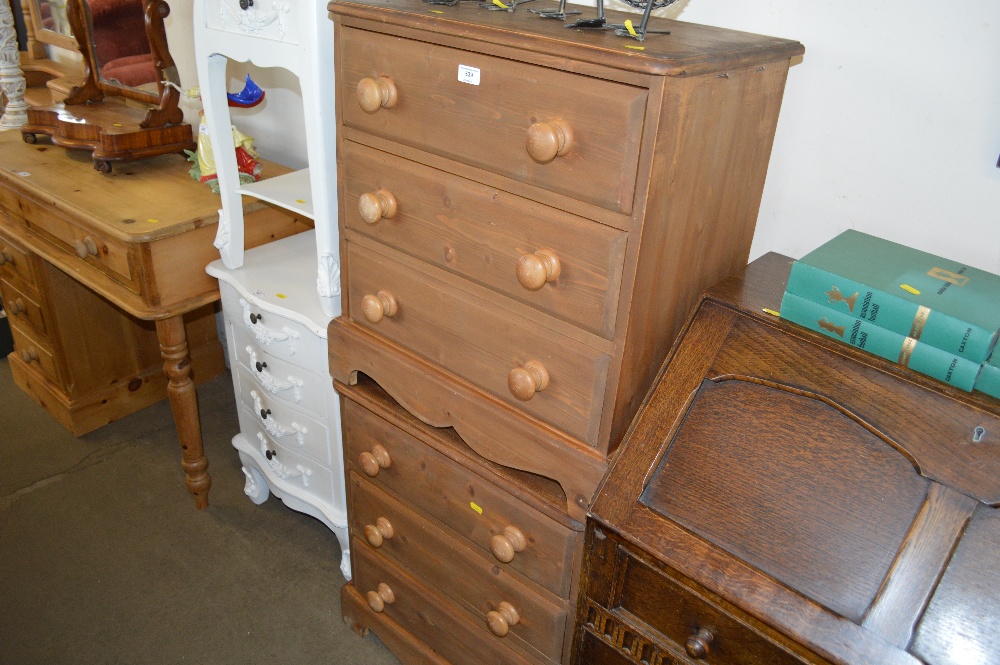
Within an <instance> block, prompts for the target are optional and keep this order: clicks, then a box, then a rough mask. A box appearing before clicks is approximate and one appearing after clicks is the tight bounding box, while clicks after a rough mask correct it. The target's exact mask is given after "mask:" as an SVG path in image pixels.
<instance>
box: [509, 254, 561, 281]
mask: <svg viewBox="0 0 1000 665" xmlns="http://www.w3.org/2000/svg"><path fill="white" fill-rule="evenodd" d="M561 270H562V265H561V264H560V263H559V257H558V256H556V253H555V252H553V251H552V250H551V249H540V250H538V251H537V252H535V253H534V254H524V255H522V256H521V258H519V259H518V260H517V281H518V282H520V283H521V286H523V287H524V288H526V289H528V290H529V291H537V290H538V289H540V288H542V287H543V286H545V283H546V282H554V281H556V279H558V277H559V273H560V271H561Z"/></svg>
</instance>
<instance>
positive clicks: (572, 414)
mask: <svg viewBox="0 0 1000 665" xmlns="http://www.w3.org/2000/svg"><path fill="white" fill-rule="evenodd" d="M348 265H349V270H350V280H349V283H350V315H351V318H352V319H354V320H355V321H358V322H360V323H362V324H364V325H367V326H368V327H369V328H371V329H372V330H374V331H376V332H378V333H379V334H381V335H383V336H385V337H386V338H388V339H390V340H392V341H393V342H396V343H397V344H400V345H402V346H404V347H407V348H409V349H412V350H413V351H415V352H417V353H419V354H421V355H423V356H424V357H426V358H428V359H429V360H431V361H433V362H435V363H437V364H438V365H441V366H442V367H444V368H445V369H447V370H449V371H451V372H454V373H455V374H457V375H458V376H460V377H462V378H464V379H465V380H467V381H470V382H472V383H475V384H477V385H479V386H481V387H482V388H483V389H484V390H486V391H488V392H491V393H493V394H494V395H496V396H497V397H499V398H501V399H503V400H506V401H507V402H509V403H511V404H513V405H515V406H517V407H518V408H521V409H523V410H524V411H525V412H527V413H530V414H531V415H533V416H535V417H537V418H540V419H542V420H544V421H545V422H547V423H550V424H552V425H554V426H555V427H558V428H560V429H562V430H563V431H565V432H566V433H568V434H570V435H571V436H575V437H576V438H578V439H580V440H582V441H586V442H587V443H589V444H590V445H596V444H597V434H598V427H599V425H600V415H601V413H600V411H601V398H602V397H603V395H604V385H605V381H606V379H607V372H608V364H609V358H608V356H607V355H605V354H603V353H600V352H598V351H596V350H594V349H592V348H590V347H588V346H585V345H583V344H580V343H579V342H576V341H574V340H572V339H569V338H567V337H563V336H561V335H559V334H557V333H556V332H555V331H553V330H550V329H548V328H545V327H544V326H541V325H539V324H537V323H535V322H533V321H529V320H528V319H523V318H521V317H519V316H517V315H515V314H513V313H511V312H509V311H506V310H503V309H500V308H499V307H496V306H493V305H491V304H490V303H488V302H486V301H484V300H480V299H479V298H476V297H474V296H471V295H469V294H467V293H464V292H463V291H461V290H460V289H458V288H455V287H452V286H451V285H449V284H446V283H444V282H439V281H437V280H436V279H433V278H431V277H428V276H425V275H424V274H422V273H419V272H417V271H415V270H411V269H409V268H407V267H404V266H402V265H400V264H399V263H397V261H396V260H394V259H391V258H389V257H387V256H384V255H381V254H376V253H375V252H371V251H368V250H366V249H362V248H360V247H359V246H358V245H357V244H356V243H350V244H349V245H348ZM382 291H387V292H388V293H390V294H391V295H392V296H393V297H394V298H395V301H396V303H397V304H398V310H397V312H396V313H395V315H394V316H389V317H384V318H382V319H381V320H380V321H378V322H377V323H371V322H370V321H368V320H367V319H366V318H365V314H364V313H363V308H364V302H363V301H364V299H365V297H366V296H371V297H375V296H377V295H378V294H379V292H382ZM528 363H541V365H542V366H543V367H544V370H545V372H546V374H547V375H548V385H547V386H546V387H545V388H544V389H543V390H540V391H539V392H537V393H536V394H534V395H529V397H530V398H529V399H528V400H527V401H521V400H519V399H517V398H515V397H514V396H513V395H512V394H511V392H510V388H509V387H508V375H509V374H510V373H511V372H512V370H517V371H518V372H519V373H524V372H525V370H524V369H523V368H524V367H525V366H526V365H527V364H528ZM518 368H522V369H518Z"/></svg>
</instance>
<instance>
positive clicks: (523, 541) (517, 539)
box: [490, 526, 528, 563]
mask: <svg viewBox="0 0 1000 665" xmlns="http://www.w3.org/2000/svg"><path fill="white" fill-rule="evenodd" d="M527 544H528V540H527V538H525V537H524V533H523V532H522V531H521V530H520V529H518V528H517V527H516V526H505V527H504V529H503V533H498V534H497V535H495V536H493V537H492V538H490V551H491V552H493V556H495V557H496V559H497V561H502V562H503V563H510V562H511V561H513V560H514V555H515V554H517V553H518V552H523V551H524V548H525V547H526V546H527Z"/></svg>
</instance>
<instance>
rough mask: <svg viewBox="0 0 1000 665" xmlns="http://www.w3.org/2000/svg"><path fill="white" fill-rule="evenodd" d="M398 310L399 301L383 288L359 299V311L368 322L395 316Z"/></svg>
mask: <svg viewBox="0 0 1000 665" xmlns="http://www.w3.org/2000/svg"><path fill="white" fill-rule="evenodd" d="M398 311H399V303H398V302H397V301H396V296H394V295H392V294H391V293H389V292H388V291H385V290H382V291H379V292H378V293H376V294H375V295H371V294H369V295H367V296H365V297H364V298H362V299H361V313H362V314H364V317H365V319H367V320H368V322H369V323H378V322H379V321H381V320H382V319H384V318H386V317H393V316H396V312H398Z"/></svg>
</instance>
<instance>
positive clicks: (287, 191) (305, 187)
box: [236, 168, 315, 219]
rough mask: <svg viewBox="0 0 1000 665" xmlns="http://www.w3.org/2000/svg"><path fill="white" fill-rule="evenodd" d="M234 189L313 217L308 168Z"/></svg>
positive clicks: (310, 217)
mask: <svg viewBox="0 0 1000 665" xmlns="http://www.w3.org/2000/svg"><path fill="white" fill-rule="evenodd" d="M236 191H237V193H239V194H242V195H244V196H252V197H254V198H255V199H260V200H261V201H267V202H268V203H273V204H274V205H277V206H280V207H282V208H285V209H286V210H291V211H292V212H296V213H298V214H300V215H304V216H306V217H308V218H309V219H315V215H314V213H313V201H312V185H311V183H310V180H309V169H308V168H304V169H299V170H298V171H292V172H291V173H286V174H284V175H279V176H275V177H274V178H266V179H264V180H261V181H259V182H252V183H250V184H248V185H240V187H239V188H237V190H236Z"/></svg>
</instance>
